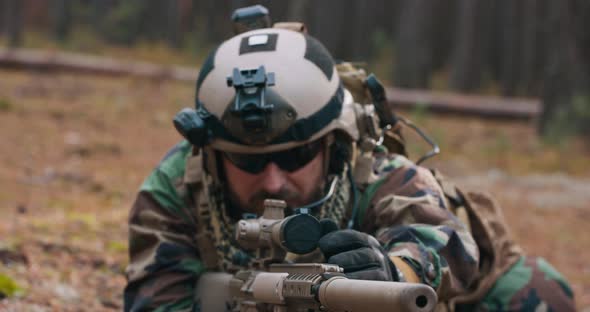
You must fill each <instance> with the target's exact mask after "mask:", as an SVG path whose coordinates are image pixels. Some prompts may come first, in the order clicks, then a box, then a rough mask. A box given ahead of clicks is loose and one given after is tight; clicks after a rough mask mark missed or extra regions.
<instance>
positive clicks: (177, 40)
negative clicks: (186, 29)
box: [166, 0, 182, 49]
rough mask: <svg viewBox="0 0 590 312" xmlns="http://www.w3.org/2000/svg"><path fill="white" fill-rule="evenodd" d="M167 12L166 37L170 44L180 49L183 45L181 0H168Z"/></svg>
mask: <svg viewBox="0 0 590 312" xmlns="http://www.w3.org/2000/svg"><path fill="white" fill-rule="evenodd" d="M166 13H167V14H166V29H167V32H166V33H167V36H166V37H167V41H168V45H170V46H171V47H173V48H176V49H178V48H180V46H181V45H182V33H181V29H180V22H181V20H180V5H179V0H168V1H167V3H166Z"/></svg>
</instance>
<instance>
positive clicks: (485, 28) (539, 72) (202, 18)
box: [0, 0, 590, 311]
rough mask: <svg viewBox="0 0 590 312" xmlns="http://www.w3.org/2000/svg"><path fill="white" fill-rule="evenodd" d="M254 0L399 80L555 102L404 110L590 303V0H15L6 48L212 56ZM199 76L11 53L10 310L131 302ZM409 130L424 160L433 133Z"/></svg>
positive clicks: (4, 194)
mask: <svg viewBox="0 0 590 312" xmlns="http://www.w3.org/2000/svg"><path fill="white" fill-rule="evenodd" d="M251 4H262V5H264V6H266V7H267V8H268V9H269V10H270V13H271V18H272V20H273V22H276V21H303V22H305V23H306V25H307V26H308V29H309V33H310V34H312V35H314V36H316V37H318V38H319V39H320V40H321V41H322V42H324V43H325V44H326V46H328V48H329V49H330V51H331V52H332V53H333V55H334V56H335V57H336V58H337V59H342V60H349V61H355V62H361V63H365V66H366V67H367V69H368V70H369V71H372V72H375V73H376V74H377V75H378V76H379V77H380V78H381V79H382V80H383V81H385V82H386V84H387V85H390V86H393V87H396V88H402V89H408V90H415V89H416V90H429V91H437V92H443V93H461V94H472V95H486V96H492V97H494V98H495V99H496V100H497V101H503V100H506V101H508V98H506V97H518V98H527V99H538V100H540V102H541V103H542V106H543V113H542V114H541V115H539V116H538V117H536V118H533V119H526V120H522V119H519V120H513V119H504V118H480V117H469V116H461V115H456V114H444V115H443V114H438V113H435V112H433V111H432V110H430V109H429V107H428V105H427V103H422V104H424V105H416V106H415V107H414V108H409V109H408V108H405V109H403V110H401V111H400V112H399V113H400V114H402V115H404V116H406V117H409V118H410V119H412V120H413V121H414V122H415V123H416V124H418V125H420V126H421V127H422V128H423V129H425V131H426V132H427V133H429V134H430V135H431V136H432V137H433V138H434V139H435V140H436V141H437V142H438V143H439V144H440V146H441V148H442V151H443V153H442V154H441V155H440V156H439V157H437V158H435V159H433V160H429V161H428V162H427V163H426V164H427V165H428V166H431V167H435V168H438V169H441V170H442V171H443V172H444V173H445V174H447V175H449V176H451V178H453V180H454V181H456V182H457V184H458V185H461V186H462V187H464V188H467V189H477V190H485V191H488V192H490V193H492V194H493V195H494V196H495V197H496V198H497V199H498V201H499V202H500V204H501V205H502V206H503V207H504V213H505V217H506V220H507V222H508V224H509V225H510V227H511V229H512V232H513V235H514V237H515V239H516V240H517V241H518V242H519V243H521V244H522V246H523V247H524V248H525V249H526V250H527V252H529V253H530V254H534V255H539V256H542V257H544V258H546V259H547V260H548V261H549V262H551V263H552V264H554V265H555V266H556V267H557V268H558V269H559V270H560V271H561V272H562V273H563V274H564V275H565V276H566V277H567V278H568V280H569V281H570V282H571V284H572V286H573V288H574V291H575V294H576V302H577V306H578V308H580V309H581V310H583V309H585V308H586V309H587V308H590V250H586V249H588V248H587V247H586V246H590V235H589V234H590V232H589V231H588V221H587V220H589V219H590V206H589V203H590V141H589V140H588V135H590V79H589V77H590V31H589V30H590V2H589V1H585V0H521V1H510V0H494V1H488V0H446V1H435V0H367V1H360V0H357V1H354V0H322V1H311V0H295V1H293V0H291V1H268V0H267V1H238V0H234V1H230V0H217V1H205V0H125V1H118V0H47V1H36V0H0V51H2V49H4V51H6V50H7V49H9V48H26V49H37V50H42V51H54V52H60V51H69V52H78V53H84V54H90V55H99V56H108V57H111V58H115V59H117V60H121V61H123V62H125V61H136V60H141V61H147V62H152V63H156V64H163V65H183V66H187V67H190V68H194V69H197V68H198V67H199V66H200V64H201V62H202V60H203V58H204V57H205V55H206V53H207V52H208V51H209V49H211V48H212V47H214V46H215V45H216V44H218V43H219V42H220V41H221V40H223V39H226V38H229V37H230V36H231V35H232V31H231V25H232V23H231V20H230V16H231V13H232V12H233V10H234V9H236V8H239V7H243V6H246V5H251ZM195 78H196V77H195ZM193 87H194V83H193V82H191V83H185V82H181V81H173V80H167V79H144V78H140V77H127V76H123V77H107V76H102V75H88V74H80V73H69V72H55V71H48V70H43V69H34V68H26V69H22V68H20V69H19V68H3V67H1V66H0V133H1V134H0V148H1V150H2V152H1V153H0V311H4V310H7V311H80V310H92V311H101V310H120V309H121V307H122V289H123V287H124V285H125V278H124V268H125V266H126V264H127V229H126V218H127V213H128V209H129V207H130V206H131V204H132V202H133V200H134V198H135V192H136V191H137V188H138V187H139V185H140V184H141V182H142V181H143V179H144V178H145V177H146V176H147V174H148V173H149V172H150V170H151V169H152V168H153V167H154V166H156V165H157V163H158V161H159V160H160V159H161V158H162V157H163V155H164V154H165V153H166V151H167V149H168V148H170V147H171V146H172V145H174V143H175V142H177V141H178V140H179V139H180V137H179V135H178V134H177V133H176V132H175V130H174V128H173V127H172V124H171V120H172V117H173V116H174V114H175V113H176V112H178V111H179V110H180V109H181V108H182V107H186V106H191V105H193V104H192V103H193V96H194V89H193ZM416 104H421V103H416ZM466 105H469V103H467V104H466ZM408 141H409V142H410V154H411V155H410V156H411V158H412V159H414V160H415V159H417V158H418V157H419V156H420V155H421V154H422V153H423V152H424V151H426V149H427V147H426V146H424V144H422V143H420V139H419V138H418V137H417V136H414V135H412V134H411V133H408Z"/></svg>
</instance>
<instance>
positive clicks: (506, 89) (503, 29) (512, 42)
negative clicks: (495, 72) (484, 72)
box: [497, 0, 522, 96]
mask: <svg viewBox="0 0 590 312" xmlns="http://www.w3.org/2000/svg"><path fill="white" fill-rule="evenodd" d="M497 8H498V9H499V16H498V19H497V23H498V24H497V25H498V26H497V27H499V28H500V32H499V36H500V40H499V44H500V64H499V65H500V84H501V87H502V94H503V95H505V96H514V95H515V94H516V93H517V90H518V85H519V82H520V70H519V69H520V67H519V61H521V57H520V55H521V50H520V44H519V43H520V39H521V38H520V34H521V33H522V31H521V25H522V24H521V22H522V21H521V16H522V11H521V8H522V3H521V2H520V1H512V0H500V1H498V6H497Z"/></svg>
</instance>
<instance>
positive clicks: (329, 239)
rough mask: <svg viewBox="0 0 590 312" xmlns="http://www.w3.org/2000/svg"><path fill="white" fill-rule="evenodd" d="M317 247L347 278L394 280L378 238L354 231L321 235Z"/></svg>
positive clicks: (391, 268)
mask: <svg viewBox="0 0 590 312" xmlns="http://www.w3.org/2000/svg"><path fill="white" fill-rule="evenodd" d="M319 248H320V250H321V251H322V253H323V254H324V257H325V258H326V259H327V261H328V263H330V264H336V265H338V266H340V267H342V268H343V269H344V273H345V274H346V276H347V277H348V278H351V279H361V280H375V281H395V280H397V270H396V269H395V266H394V265H393V263H392V262H391V260H389V258H388V257H387V255H386V254H385V252H384V251H383V248H381V245H380V244H379V242H378V241H377V239H376V238H375V237H373V236H371V235H369V234H366V233H361V232H358V231H355V230H340V231H335V232H331V233H328V234H326V235H324V236H323V237H322V238H321V239H320V241H319Z"/></svg>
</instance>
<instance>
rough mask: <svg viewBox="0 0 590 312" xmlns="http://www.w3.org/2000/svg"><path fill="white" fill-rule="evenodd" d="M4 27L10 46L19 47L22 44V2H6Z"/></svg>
mask: <svg viewBox="0 0 590 312" xmlns="http://www.w3.org/2000/svg"><path fill="white" fill-rule="evenodd" d="M4 23H5V24H4V25H5V28H4V29H5V32H6V34H7V35H8V44H9V45H10V46H11V47H18V46H20V45H21V43H22V30H23V3H22V1H21V0H5V1H4Z"/></svg>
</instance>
